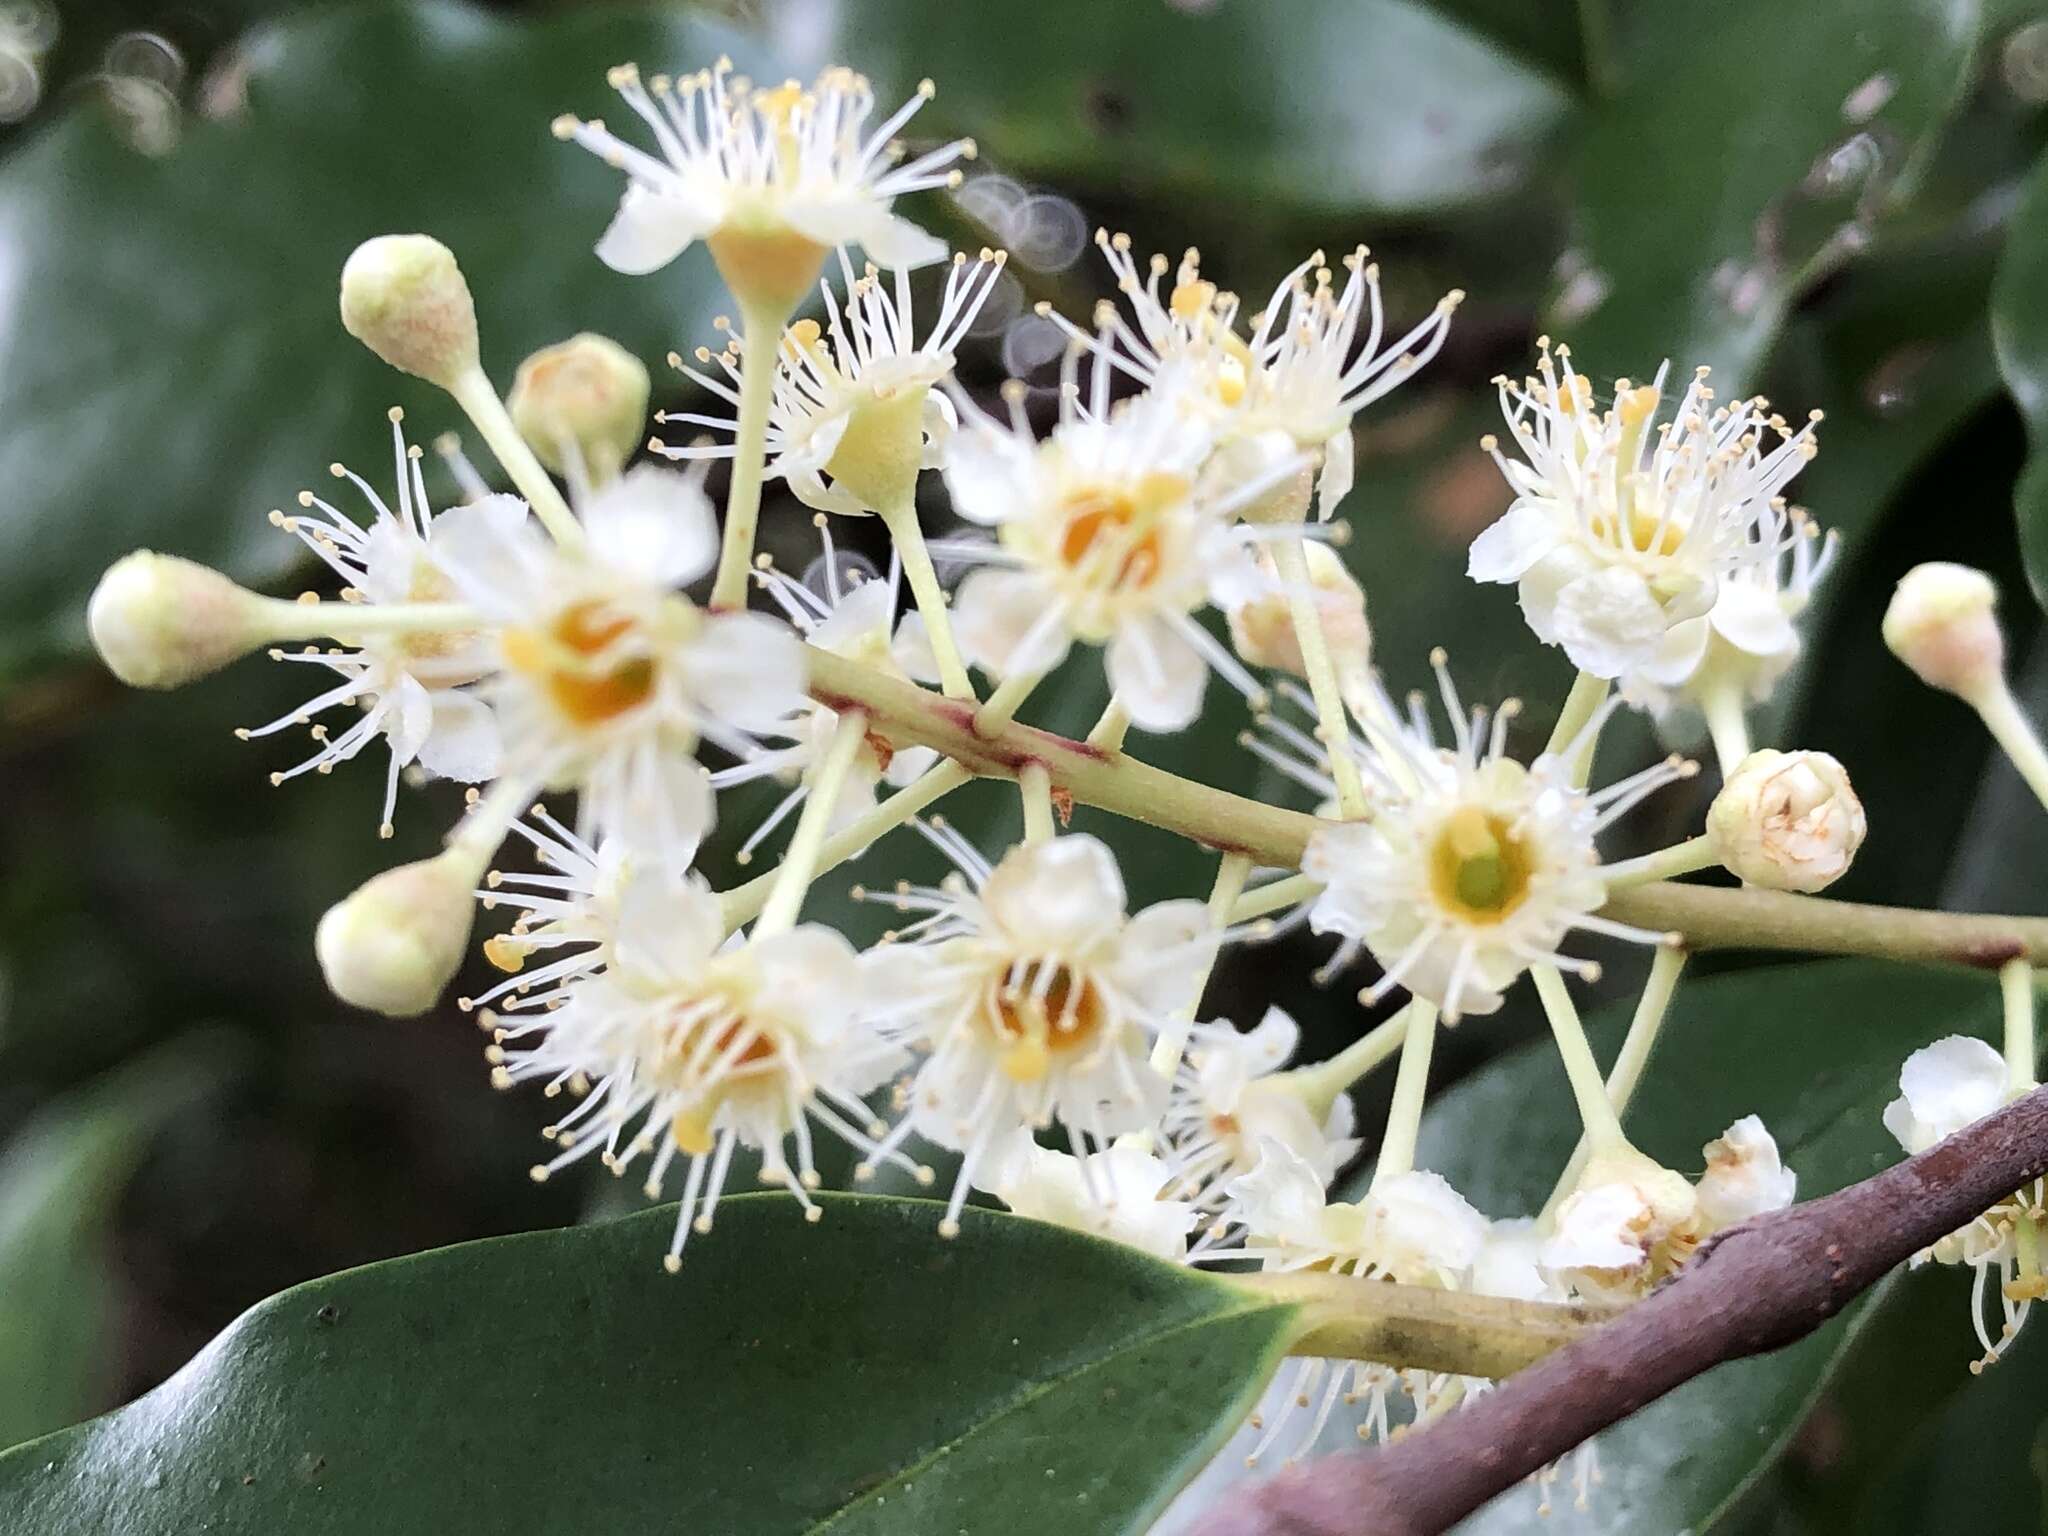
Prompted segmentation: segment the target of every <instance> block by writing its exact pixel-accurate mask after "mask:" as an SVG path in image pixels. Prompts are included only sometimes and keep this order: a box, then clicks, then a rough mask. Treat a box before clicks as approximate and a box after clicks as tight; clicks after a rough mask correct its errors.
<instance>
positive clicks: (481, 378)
mask: <svg viewBox="0 0 2048 1536" xmlns="http://www.w3.org/2000/svg"><path fill="white" fill-rule="evenodd" d="M448 393H449V394H450V395H452V396H453V397H454V399H455V403H456V404H457V405H459V406H461V407H462V411H463V414H464V415H466V416H467V417H468V418H469V420H470V424H471V425H472V426H474V427H475V428H476V430H477V435H478V436H479V437H481V438H482V439H483V440H484V446H485V447H487V448H489V449H490V450H491V453H492V454H493V455H494V456H495V457H496V458H497V460H498V462H499V463H500V464H502V465H503V466H504V467H505V473H506V474H508V475H510V476H511V477H512V483H513V485H515V486H516V487H518V490H519V494H520V495H522V496H524V497H525V498H526V504H527V505H528V506H530V507H532V508H533V515H534V516H535V517H537V518H539V519H540V524H541V526H542V527H543V528H545V529H547V531H548V533H549V535H550V536H551V537H552V538H553V539H554V541H555V542H556V543H557V544H560V545H562V546H563V547H564V548H573V547H574V546H576V545H578V544H580V543H582V542H583V525H582V524H581V523H579V522H577V521H576V515H575V514H574V513H573V512H571V511H570V510H569V503H568V502H566V501H564V500H563V499H562V493H561V492H560V491H559V490H557V489H556V488H555V482H554V478H553V477H552V476H551V475H549V474H548V472H547V471H546V470H545V469H543V468H542V467H541V462H540V460H539V459H537V458H535V457H534V455H533V450H532V449H531V448H529V447H527V445H526V438H525V437H524V436H523V435H521V433H520V431H519V428H518V427H516V426H515V425H513V422H512V413H511V412H510V411H508V410H506V409H505V402H504V401H502V400H500V399H499V398H498V391H497V388H496V387H495V386H494V385H493V384H492V383H491V381H490V379H489V378H488V377H487V376H486V375H485V373H484V371H483V369H482V368H472V369H470V370H469V372H467V373H465V374H463V375H461V376H460V377H459V378H457V379H456V380H455V382H454V383H453V384H451V385H449V386H448Z"/></svg>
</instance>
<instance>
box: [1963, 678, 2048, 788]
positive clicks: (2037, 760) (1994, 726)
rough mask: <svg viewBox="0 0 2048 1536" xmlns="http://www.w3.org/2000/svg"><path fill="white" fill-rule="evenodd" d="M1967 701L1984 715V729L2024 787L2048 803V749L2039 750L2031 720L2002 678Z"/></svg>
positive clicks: (2038, 741) (2039, 741)
mask: <svg viewBox="0 0 2048 1536" xmlns="http://www.w3.org/2000/svg"><path fill="white" fill-rule="evenodd" d="M1968 702H1969V704H1970V705H1971V706H1972V707H1973V708H1975V709H1976V711H1977V713H1978V715H1979V716H1981V717H1982V718H1983V721H1984V725H1985V728H1986V729H1988V730H1989V731H1990V732H1991V736H1992V739H1993V740H1994V741H1996V742H1997V743H1998V745H1999V746H2000V747H2001V748H2003V749H2004V751H2005V755H2006V757H2007V758H2009V759H2010V760H2011V762H2012V765H2013V767H2014V768H2016V769H2018V770H2019V775H2020V777H2021V778H2022V779H2024V780H2026V782H2027V788H2029V789H2031V790H2032V791H2033V792H2034V795H2035V797H2036V798H2037V799H2039V800H2040V802H2041V804H2042V805H2044V806H2048V752H2044V751H2043V750H2042V747H2041V738H2040V737H2039V736H2038V735H2036V734H2035V732H2034V725H2033V722H2032V721H2030V720H2029V719H2027V717H2026V715H2025V713H2024V712H2022V711H2021V709H2020V706H2019V702H2018V701H2017V700H2016V699H2014V698H2013V696H2012V689H2010V688H2009V687H2007V686H2006V682H2005V679H2004V678H2003V677H1999V678H1997V679H1996V680H1995V681H1994V683H1993V685H1992V686H1991V687H1990V688H1989V689H1988V690H1987V691H1986V692H1984V693H1983V694H1982V695H1980V696H1979V697H1976V698H1973V699H1970V700H1968Z"/></svg>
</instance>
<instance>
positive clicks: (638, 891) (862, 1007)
mask: <svg viewBox="0 0 2048 1536" xmlns="http://www.w3.org/2000/svg"><path fill="white" fill-rule="evenodd" d="M486 1019H487V1022H488V1023H490V1024H492V1025H495V1026H497V1028H496V1037H495V1041H496V1043H495V1044H494V1045H493V1047H492V1051H491V1055H492V1058H493V1060H494V1062H495V1063H496V1066H497V1070H496V1071H495V1072H494V1074H493V1080H494V1081H495V1082H496V1083H497V1084H498V1085H499V1086H501V1087H508V1086H510V1085H512V1084H514V1083H519V1082H524V1081H528V1080H533V1079H538V1080H541V1081H544V1082H546V1083H548V1084H549V1085H550V1088H551V1091H553V1090H558V1089H559V1088H561V1087H568V1088H569V1089H570V1090H571V1091H572V1092H580V1093H581V1095H582V1097H581V1100H580V1102H579V1103H578V1104H577V1105H576V1106H575V1108H573V1109H572V1110H570V1112H569V1113H568V1114H566V1115H565V1116H563V1117H562V1119H561V1120H560V1121H558V1122H557V1123H556V1124H554V1125H552V1126H549V1127H548V1128H547V1130H546V1131H544V1132H543V1135H545V1136H546V1137H547V1138H548V1139H549V1140H551V1141H553V1142H554V1143H555V1144H556V1145H557V1146H559V1147H560V1148H561V1151H560V1153H559V1154H558V1155H557V1156H556V1157H555V1158H554V1159H553V1161H551V1162H548V1163H545V1164H541V1165H539V1166H538V1167H536V1168H535V1169H534V1177H535V1178H536V1179H545V1178H546V1177H548V1176H549V1175H550V1174H551V1173H553V1172H555V1171H556V1170H558V1169H560V1168H562V1167H564V1166H565V1165H567V1164H569V1163H571V1162H574V1161H576V1160H577V1159H579V1158H582V1157H585V1156H587V1155H589V1153H591V1152H592V1151H594V1150H599V1149H601V1152H602V1158H603V1161H604V1162H605V1164H606V1166H608V1167H610V1168H612V1169H613V1170H614V1171H615V1172H618V1171H623V1169H624V1168H625V1167H626V1166H627V1165H628V1164H630V1163H632V1162H633V1161H634V1160H635V1159H636V1158H638V1157H640V1156H642V1155H643V1154H647V1153H652V1154H653V1162H652V1165H651V1167H650V1168H649V1171H648V1176H647V1193H648V1197H649V1198H650V1199H652V1198H655V1197H656V1196H658V1195H659V1194H660V1192H661V1188H662V1184H663V1182H664V1179H665V1178H666V1176H667V1173H668V1169H669V1166H670V1164H671V1163H672V1162H673V1161H674V1160H675V1158H676V1156H677V1155H678V1154H681V1155H683V1156H685V1157H687V1158H688V1159H689V1165H690V1166H689V1170H688V1177H687V1179H686V1180H685V1183H684V1187H683V1201H682V1208H681V1210H680V1211H679V1212H678V1213H677V1217H676V1229H675V1235H674V1238H673V1239H672V1241H671V1242H670V1245H669V1253H668V1259H667V1263H668V1266H669V1268H671V1269H674V1268H675V1267H677V1265H678V1263H679V1262H680V1255H681V1252H682V1248H683V1244H684V1241H685V1239H686V1238H687V1236H688V1234H689V1233H690V1232H691V1231H692V1230H695V1231H698V1232H705V1231H708V1230H710V1227H711V1219H712V1216H713V1214H714V1212H715V1210H716V1208H717V1203H718V1197H719V1194H720V1192H721V1190H722V1189H723V1187H724V1184H725V1179H726V1174H727V1171H728V1169H729V1167H730V1165H731V1162H732V1156H733V1151H734V1148H735V1147H736V1146H746V1147H752V1148H755V1149H757V1150H758V1151H759V1152H760V1153H761V1156H762V1176H763V1178H765V1179H768V1180H771V1181H774V1182H779V1183H781V1184H783V1185H785V1186H787V1187H788V1188H789V1190H790V1191H791V1192H792V1193H794V1194H795V1195H796V1197H797V1199H798V1200H799V1201H801V1202H802V1203H803V1205H804V1207H805V1211H806V1213H807V1214H809V1215H811V1217H812V1219H813V1220H815V1219H816V1213H817V1211H818V1208H817V1207H816V1206H815V1205H814V1204H813V1203H812V1201H811V1199H810V1197H809V1194H808V1193H807V1191H808V1190H809V1189H811V1188H814V1187H816V1183H817V1177H818V1175H817V1170H816V1168H815V1167H814V1165H813V1162H812V1153H811V1135H810V1121H812V1120H816V1121H817V1122H818V1123H819V1124H820V1125H823V1126H824V1127H826V1128H827V1129H829V1130H831V1131H832V1132H833V1133H834V1134H836V1135H838V1136H840V1137H841V1138H843V1139H844V1140H846V1141H848V1142H849V1143H851V1144H852V1145H854V1146H856V1147H858V1148H860V1149H861V1150H862V1151H863V1152H864V1153H866V1154H867V1155H868V1156H869V1157H870V1158H877V1157H889V1156H893V1155H894V1154H893V1142H884V1141H882V1140H879V1139H878V1138H879V1136H880V1134H881V1133H880V1130H879V1128H878V1127H876V1126H875V1125H874V1124H873V1123H872V1121H871V1116H870V1114H869V1112H868V1110H867V1108H866V1106H865V1105H864V1104H863V1103H862V1101H861V1096H862V1095H863V1094H865V1093H868V1092H870V1091H871V1090H873V1089H874V1088H875V1087H876V1086H877V1085H879V1084H880V1083H882V1082H884V1081H886V1080H887V1079H888V1078H889V1077H890V1076H891V1075H893V1074H894V1073H895V1072H897V1071H898V1070H899V1069H900V1068H901V1067H903V1066H904V1065H905V1064H906V1062H907V1059H908V1058H907V1057H906V1056H905V1054H904V1052H903V1051H902V1050H901V1049H900V1048H899V1047H897V1046H895V1045H893V1044H891V1043H889V1042H888V1041H887V1040H885V1039H883V1038H882V1036H881V1035H880V1034H879V1033H878V1032H877V1031H876V1030H875V1029H874V1028H873V1027H872V1025H871V1024H870V1022H869V1019H868V997H867V992H866V987H865V975H864V972H863V970H862V967H861V965H860V963H859V960H858V957H857V956H856V955H855V953H854V951H853V949H852V947H851V946H850V945H848V944H847V942H846V940H845V939H843V938H842V937H840V936H839V935H838V934H836V933H834V932H832V931H831V930H829V929H827V928H824V927H821V926H819V925H817V924H814V923H807V924H804V925H802V926H800V927H797V928H793V929H790V930H788V931H786V932H783V933H778V934H775V935H773V936H772V937H768V938H763V939H758V940H749V939H743V938H740V937H738V936H734V937H733V938H732V939H731V940H727V938H726V936H725V925H724V921H723V919H722V917H721V915H720V911H719V904H718V898H717V896H716V895H714V894H713V893H712V892H711V891H710V890H709V889H708V888H706V887H705V886H704V885H703V884H701V882H698V881H696V880H695V879H690V880H687V881H686V880H684V879H682V878H680V877H678V876H677V875H676V874H675V873H674V872H673V871H671V870H668V869H664V868H661V867H659V866H658V865H657V867H653V868H649V867H645V866H643V867H641V868H639V869H637V870H636V871H635V872H634V874H633V875H632V877H631V878H630V879H629V880H628V881H627V883H626V885H625V887H624V889H623V891H622V892H621V893H620V895H619V898H618V904H617V921H616V925H615V927H614V928H613V931H612V932H611V934H610V935H609V937H608V938H607V940H606V963H605V966H604V968H603V969H602V970H600V971H596V972H594V973H590V974H585V975H583V976H581V977H580V978H577V979H575V980H574V981H572V982H570V983H567V984H565V985H563V986H561V987H560V988H558V989H557V993H556V999H555V1002H554V1005H553V1006H550V1007H547V1008H542V1009H538V1010H535V1011H532V1012H530V1013H523V1014H521V1015H519V1016H518V1017H517V1018H516V1019H502V1020H501V1019H499V1018H498V1017H496V1016H495V1015H487V1016H486ZM791 1141H794V1143H795V1147H796V1158H795V1163H794V1165H793V1166H792V1164H791V1162H790V1161H789V1159H788V1155H787V1151H786V1144H787V1143H788V1142H791ZM925 1177H927V1178H928V1177H929V1174H926V1175H925Z"/></svg>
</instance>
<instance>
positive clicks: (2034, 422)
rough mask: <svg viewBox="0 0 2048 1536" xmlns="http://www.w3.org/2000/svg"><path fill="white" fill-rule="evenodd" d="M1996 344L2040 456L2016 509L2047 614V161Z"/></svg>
mask: <svg viewBox="0 0 2048 1536" xmlns="http://www.w3.org/2000/svg"><path fill="white" fill-rule="evenodd" d="M1991 336H1992V341H1993V344H1994V345H1995V346H1996V348H1997V351H1998V366H1999V370H2000V372H2002V373H2003V374H2004V375H2005V384H2006V388H2008V389H2010V390H2011V391H2012V397H2013V400H2014V401H2015V402H2016V403H2017V404H2018V406H2019V408H2020V414H2021V415H2022V416H2024V417H2025V418H2026V420H2027V435H2028V439H2029V441H2030V443H2031V445H2032V448H2033V457H2032V458H2031V459H2030V460H2029V461H2028V464H2027V471H2026V473H2025V474H2024V475H2023V476H2021V477H2020V483H2019V486H2018V488H2017V489H2016V490H2015V491H2014V492H2013V506H2014V509H2015V511H2016V512H2017V513H2018V515H2019V526H2020V555H2021V557H2022V559H2024V560H2025V562H2026V567H2027V580H2028V582H2029V583H2030V584H2031V585H2032V587H2033V589H2034V598H2035V600H2036V601H2037V602H2039V603H2041V604H2042V605H2043V606H2044V607H2048V155H2043V156H2042V157H2041V160H2040V162H2039V163H2038V164H2037V165H2036V166H2035V167H2034V173H2033V175H2032V176H2030V177H2029V178H2028V179H2027V185H2026V190H2025V192H2024V193H2023V194H2022V196H2021V199H2020V204H2019V207H2018V208H2017V209H2015V210H2014V212H2013V216H2012V228H2011V233H2010V235H2009V236H2008V238H2007V240H2006V246H2005V256H2004V259H2003V260H2002V261H2001V262H2000V263H1999V267H1998V281H1997V283H1996V285H1995V286H1994V287H1993V289H1992V294H1991Z"/></svg>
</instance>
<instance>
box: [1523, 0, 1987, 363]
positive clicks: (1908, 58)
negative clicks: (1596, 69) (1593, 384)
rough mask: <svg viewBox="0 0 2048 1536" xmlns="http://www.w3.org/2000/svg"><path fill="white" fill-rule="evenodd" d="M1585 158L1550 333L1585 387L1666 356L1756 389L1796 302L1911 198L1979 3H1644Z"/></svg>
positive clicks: (1955, 89)
mask: <svg viewBox="0 0 2048 1536" xmlns="http://www.w3.org/2000/svg"><path fill="white" fill-rule="evenodd" d="M1636 22H1637V25H1636V26H1635V27H1634V29H1633V32H1634V34H1635V35H1633V36H1632V48H1631V54H1632V57H1631V67H1630V71H1629V82H1628V84H1627V86H1626V87H1625V88H1624V89H1623V90H1622V91H1621V92H1620V93H1619V94H1617V95H1616V96H1615V97H1613V98H1612V99H1610V100H1609V101H1607V102H1605V103H1603V104H1602V105H1601V106H1600V107H1599V108H1598V109H1596V110H1594V111H1593V112H1591V113H1590V114H1589V115H1588V118H1587V120H1586V122H1585V125H1584V130H1585V131H1584V133H1583V135H1582V137H1581V140H1580V146H1579V151H1578V176H1577V181H1578V207H1577V213H1578V221H1579V231H1578V233H1579V236H1580V241H1579V256H1580V260H1579V262H1578V263H1577V265H1578V267H1579V268H1580V269H1581V270H1582V271H1583V273H1584V274H1586V275H1585V276H1583V277H1581V278H1580V279H1578V280H1577V281H1576V282H1575V283H1574V285H1572V287H1571V288H1568V289H1567V292H1566V294H1565V296H1564V301H1563V302H1561V303H1560V304H1559V306H1558V307H1557V312H1556V313H1555V314H1554V315H1553V318H1552V324H1553V326H1554V327H1555V328H1556V331H1557V333H1558V334H1560V335H1563V336H1566V337H1568V338H1570V339H1571V340H1572V342H1573V343H1574V346H1575V348H1576V350H1577V352H1578V354H1579V361H1580V366H1581V367H1584V368H1587V369H1589V370H1590V371H1591V372H1592V374H1593V375H1594V376H1595V377H1596V378H1609V377H1613V376H1615V375H1628V376H1631V377H1638V378H1647V377H1648V376H1649V375H1650V374H1651V373H1653V372H1654V371H1655V370H1656V367H1657V365H1658V363H1659V362H1660V361H1662V360H1663V359H1665V358H1671V359H1674V360H1675V362H1676V364H1677V366H1678V367H1679V368H1680V369H1681V370H1682V369H1685V368H1690V367H1692V366H1693V365H1695V364H1699V363H1707V364H1711V365H1713V366H1714V367H1715V368H1717V369H1719V370H1722V371H1723V372H1724V375H1725V377H1724V378H1723V379H1722V380H1721V394H1722V397H1723V398H1724V399H1725V398H1728V397H1729V396H1731V395H1733V394H1735V393H1737V392H1740V391H1742V390H1746V389H1748V388H1750V387H1752V386H1753V385H1754V383H1755V379H1756V371H1757V368H1758V365H1759V364H1760V363H1761V361H1762V359H1763V357H1764V355H1765V354H1766V353H1767V352H1768V350H1769V348H1770V345H1771V342H1772V340H1773V339H1774V337H1775V336H1776V334H1777V330H1778V327H1779V325H1780V324H1781V323H1782V321H1783V319H1784V314H1785V310H1786V307H1787V305H1788V303H1789V302H1790V300H1791V299H1792V298H1793V297H1794V296H1795V295H1796V294H1797V293H1798V292H1799V290H1800V289H1801V287H1802V286H1803V285H1804V284H1805V283H1806V282H1808V281H1810V280H1811V278H1812V277H1813V276H1814V275H1816V274H1818V273H1819V272H1822V271H1826V270H1829V269H1830V268H1832V267H1833V266H1834V265H1835V264H1837V263H1838V262H1839V261H1840V260H1841V259H1843V258H1844V257H1846V256H1847V255H1849V254H1850V253H1851V252H1853V251H1855V250H1857V249H1860V248H1861V247H1862V246H1863V245H1864V244H1866V243H1867V242H1868V240H1869V238H1870V237H1871V235H1872V233H1873V232H1874V230H1875V228H1876V227H1877V224H1878V222H1879V221H1880V220H1881V219H1882V217H1883V216H1884V214H1885V213H1886V212H1887V211H1888V210H1890V209H1892V208H1894V207H1896V206H1898V205H1899V204H1900V203H1901V202H1903V201H1904V200H1905V199H1906V198H1908V197H1909V196H1911V194H1912V192H1913V191H1914V189H1915V186H1916V183H1917V180H1918V178H1919V175H1920V171H1921V168H1922V165H1923V162H1924V159H1925V156H1926V155H1927V153H1928V151H1929V149H1930V148H1931V146H1932V144H1933V142H1934V139H1935V136H1936V135H1937V134H1938V133H1939V131H1940V128H1941V125H1942V124H1943V122H1944V121H1945V120H1946V119H1947V117H1948V116H1949V114H1950V113H1951V112H1952V111H1953V110H1954V109H1955V107H1956V105H1957V104H1958V101H1959V99H1960V97H1961V94H1962V92H1963V90H1964V88H1965V86H1966V84H1967V82H1968V79H1969V76H1970V66H1971V61H1972V50H1973V47H1974V43H1975V38H1976V29H1977V6H1976V4H1975V0H1908V3H1905V4H1889V3H1879V0H1850V3H1844V4H1839V5H1801V6H1793V7H1786V6H1782V5H1779V4H1777V3H1776V0H1729V3H1725V4H1719V5H1712V6H1653V7H1645V8H1644V9H1643V12H1642V14H1640V15H1639V16H1638V17H1637V18H1636Z"/></svg>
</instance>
